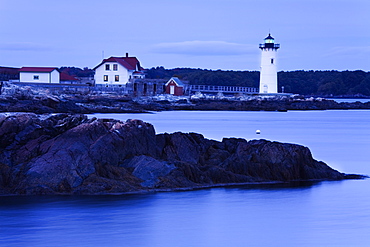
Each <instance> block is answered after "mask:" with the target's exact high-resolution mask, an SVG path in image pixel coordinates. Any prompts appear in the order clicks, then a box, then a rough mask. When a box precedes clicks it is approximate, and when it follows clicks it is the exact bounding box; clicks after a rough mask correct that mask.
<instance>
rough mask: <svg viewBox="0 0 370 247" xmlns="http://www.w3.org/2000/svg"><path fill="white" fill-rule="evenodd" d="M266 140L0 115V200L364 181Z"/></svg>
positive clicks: (72, 118) (62, 117) (304, 151)
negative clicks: (211, 137)
mask: <svg viewBox="0 0 370 247" xmlns="http://www.w3.org/2000/svg"><path fill="white" fill-rule="evenodd" d="M361 178H364V176H361V175H348V174H343V173H340V172H338V171H336V170H334V169H332V168H330V167H329V166H328V165H326V164H325V163H323V162H321V161H316V160H314V159H313V158H312V155H311V152H310V150H309V149H308V148H307V147H303V146H300V145H296V144H289V143H279V142H271V141H267V140H250V141H247V140H244V139H238V138H225V139H223V140H222V141H221V142H220V141H215V140H209V139H206V138H204V137H203V136H202V135H201V134H197V133H180V132H177V133H173V134H167V133H165V134H155V130H154V127H153V126H152V125H151V124H149V123H145V122H143V121H141V120H127V121H126V122H121V121H118V120H113V119H95V118H92V119H89V118H87V117H86V116H85V115H81V114H77V115H76V114H46V115H37V114H34V113H1V114H0V195H14V194H15V195H42V194H78V195H82V194H88V195H95V194H125V193H142V192H150V191H174V190H190V189H198V188H208V187H217V186H227V185H242V184H256V183H284V182H291V181H312V180H319V181H321V180H342V179H361Z"/></svg>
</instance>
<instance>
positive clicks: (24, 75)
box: [19, 67, 60, 83]
mask: <svg viewBox="0 0 370 247" xmlns="http://www.w3.org/2000/svg"><path fill="white" fill-rule="evenodd" d="M19 81H20V82H32V83H59V82H60V73H59V71H58V69H57V68H54V67H22V68H21V69H19Z"/></svg>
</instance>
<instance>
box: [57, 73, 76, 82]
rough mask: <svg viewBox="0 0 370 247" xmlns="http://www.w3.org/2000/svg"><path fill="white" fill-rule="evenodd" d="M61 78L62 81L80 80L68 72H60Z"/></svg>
mask: <svg viewBox="0 0 370 247" xmlns="http://www.w3.org/2000/svg"><path fill="white" fill-rule="evenodd" d="M60 80H61V81H78V79H77V78H76V77H74V76H71V75H68V74H67V73H63V72H62V73H60Z"/></svg>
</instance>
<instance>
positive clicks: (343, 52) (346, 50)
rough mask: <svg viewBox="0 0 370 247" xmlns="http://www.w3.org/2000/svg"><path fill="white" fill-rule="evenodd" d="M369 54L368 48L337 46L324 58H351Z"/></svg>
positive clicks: (369, 47) (369, 48) (369, 49)
mask: <svg viewBox="0 0 370 247" xmlns="http://www.w3.org/2000/svg"><path fill="white" fill-rule="evenodd" d="M366 53H370V46H352V47H351V46H338V47H334V48H332V49H330V50H329V51H328V52H327V53H326V54H325V55H326V56H337V55H339V56H351V55H355V56H357V55H360V54H366Z"/></svg>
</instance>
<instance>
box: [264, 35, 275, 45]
mask: <svg viewBox="0 0 370 247" xmlns="http://www.w3.org/2000/svg"><path fill="white" fill-rule="evenodd" d="M274 42H275V39H274V38H273V37H272V36H271V34H269V36H267V37H266V38H265V43H274Z"/></svg>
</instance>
